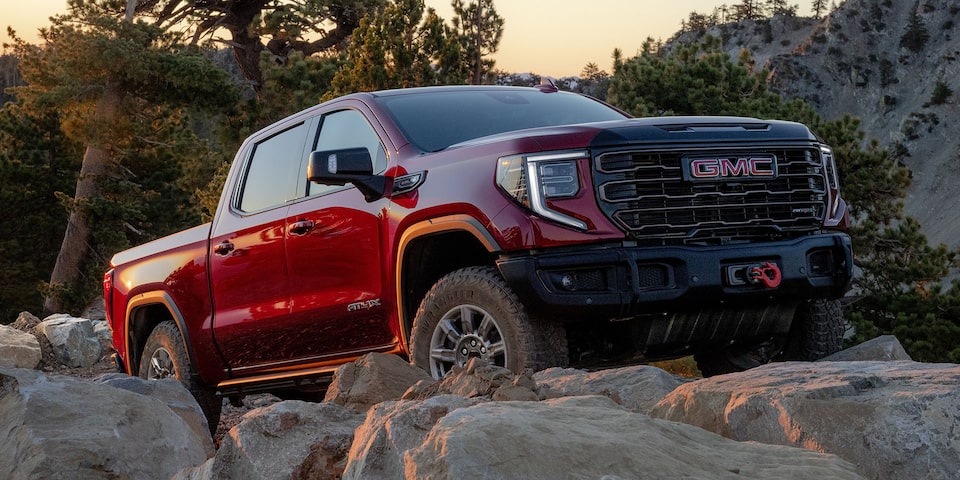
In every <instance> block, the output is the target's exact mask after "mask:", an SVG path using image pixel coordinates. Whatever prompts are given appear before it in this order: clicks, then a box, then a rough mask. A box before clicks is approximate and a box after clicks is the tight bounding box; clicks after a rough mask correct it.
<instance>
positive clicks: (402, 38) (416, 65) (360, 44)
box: [326, 0, 469, 98]
mask: <svg viewBox="0 0 960 480" xmlns="http://www.w3.org/2000/svg"><path fill="white" fill-rule="evenodd" d="M464 58H465V57H464V55H463V50H462V47H461V44H460V39H459V37H458V36H457V35H456V34H455V33H453V31H452V30H451V29H450V28H449V27H447V26H446V25H445V24H444V22H443V19H441V18H440V17H439V16H437V14H436V11H434V9H432V8H430V9H427V10H425V8H424V3H423V0H398V1H397V2H396V3H394V4H392V5H389V6H388V7H387V8H386V9H384V11H383V13H381V14H379V15H375V16H368V17H364V18H363V20H361V21H360V26H359V27H358V28H357V29H356V30H355V31H354V34H353V41H352V42H351V43H350V47H349V48H348V49H347V61H346V63H345V64H344V65H343V66H342V67H341V68H340V69H339V70H338V71H337V73H336V75H335V76H334V78H333V85H332V86H333V88H332V90H331V92H330V93H328V94H327V97H326V98H331V97H335V96H338V95H343V94H347V93H352V92H358V91H373V90H380V89H384V88H404V87H417V86H426V85H439V84H452V83H463V82H464V81H465V80H466V78H467V75H469V70H468V69H467V68H466V66H467V64H466V63H464V62H463V59H464Z"/></svg>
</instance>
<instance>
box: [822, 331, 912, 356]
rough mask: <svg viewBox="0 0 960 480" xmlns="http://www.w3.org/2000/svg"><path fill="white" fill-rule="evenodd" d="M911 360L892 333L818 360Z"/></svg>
mask: <svg viewBox="0 0 960 480" xmlns="http://www.w3.org/2000/svg"><path fill="white" fill-rule="evenodd" d="M871 360H874V361H884V362H889V361H897V360H907V361H912V360H913V359H912V358H910V355H909V354H908V353H907V351H906V350H904V349H903V345H901V344H900V340H897V337H895V336H893V335H883V336H880V337H877V338H874V339H871V340H867V341H866V342H863V343H861V344H860V345H855V346H853V347H850V348H847V349H845V350H841V351H839V352H837V353H834V354H833V355H830V356H827V357H824V358H821V359H820V360H818V361H819V362H858V361H871Z"/></svg>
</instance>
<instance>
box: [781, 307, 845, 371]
mask: <svg viewBox="0 0 960 480" xmlns="http://www.w3.org/2000/svg"><path fill="white" fill-rule="evenodd" d="M846 329H847V325H846V321H844V319H843V308H842V307H841V306H840V301H839V300H810V301H807V302H804V303H801V304H800V306H799V307H797V313H796V314H795V315H794V316H793V323H792V324H791V325H790V338H789V340H788V341H787V346H786V348H785V349H784V352H783V357H784V359H785V360H800V361H814V360H820V359H821V358H823V357H826V356H828V355H832V354H834V353H837V352H839V351H840V350H842V349H843V334H844V333H845V332H846Z"/></svg>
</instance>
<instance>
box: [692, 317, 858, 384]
mask: <svg viewBox="0 0 960 480" xmlns="http://www.w3.org/2000/svg"><path fill="white" fill-rule="evenodd" d="M845 331H846V323H845V321H844V319H843V309H842V308H841V306H840V301H839V300H808V301H806V302H803V303H801V304H800V305H799V306H798V307H797V310H796V312H795V313H794V315H793V321H792V322H791V324H790V333H789V336H788V338H787V341H786V344H785V345H783V348H778V346H777V345H776V344H773V343H771V344H765V345H760V346H756V347H750V348H730V349H726V350H717V351H712V352H702V353H698V354H696V355H694V360H696V362H697V367H698V368H699V369H700V373H702V374H703V376H704V377H712V376H714V375H722V374H725V373H734V372H742V371H744V370H748V369H750V368H753V367H758V366H760V365H763V364H766V363H769V362H771V361H774V360H799V361H814V360H819V359H821V358H823V357H826V356H827V355H831V354H834V353H837V352H839V351H840V350H841V349H843V334H844V332H845Z"/></svg>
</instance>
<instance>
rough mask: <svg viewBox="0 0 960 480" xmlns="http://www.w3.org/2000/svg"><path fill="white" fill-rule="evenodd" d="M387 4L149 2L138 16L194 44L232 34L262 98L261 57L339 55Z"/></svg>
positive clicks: (365, 0)
mask: <svg viewBox="0 0 960 480" xmlns="http://www.w3.org/2000/svg"><path fill="white" fill-rule="evenodd" d="M386 3H387V0H306V1H305V0H244V1H235V0H207V1H195V0H145V1H139V2H137V13H138V14H142V15H144V16H148V17H150V18H154V19H155V21H156V23H157V25H159V26H161V27H163V28H165V29H182V28H183V27H187V28H186V29H185V31H184V32H183V34H184V35H185V38H184V40H189V41H190V42H192V43H196V42H198V41H199V40H200V39H203V38H215V36H216V35H219V34H220V33H221V32H224V31H226V32H227V33H229V35H230V38H229V41H227V42H225V43H227V44H228V45H231V46H232V48H233V52H234V56H235V57H236V60H237V64H238V65H239V66H240V70H241V71H242V72H243V75H244V77H245V78H246V79H247V80H248V81H249V82H250V85H251V86H252V87H253V88H254V90H255V92H256V93H257V95H258V96H259V95H260V93H261V92H262V90H263V81H264V79H263V71H262V70H261V54H262V53H267V52H269V55H271V56H272V57H273V58H274V59H275V60H277V61H279V62H281V63H282V62H285V61H286V59H287V58H288V57H289V56H290V54H291V53H293V52H300V53H301V54H303V56H305V57H309V56H311V55H314V54H317V53H321V52H328V53H329V52H332V53H337V52H338V51H340V50H341V49H342V47H343V46H344V44H345V43H347V40H348V39H349V38H350V35H351V33H353V30H354V29H356V28H357V27H358V26H359V25H360V19H361V18H362V17H363V16H364V15H366V14H375V13H377V12H379V11H380V10H381V9H382V8H383V7H384V5H385V4H386Z"/></svg>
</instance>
